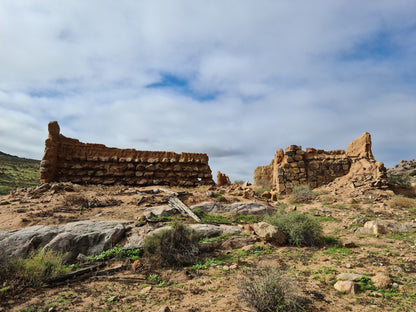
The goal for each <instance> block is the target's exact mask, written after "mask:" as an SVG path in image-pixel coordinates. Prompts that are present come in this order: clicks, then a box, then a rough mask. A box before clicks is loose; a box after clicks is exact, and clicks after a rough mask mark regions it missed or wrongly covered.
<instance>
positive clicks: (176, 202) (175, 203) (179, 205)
mask: <svg viewBox="0 0 416 312" xmlns="http://www.w3.org/2000/svg"><path fill="white" fill-rule="evenodd" d="M168 202H169V205H170V206H171V207H172V208H175V209H177V210H178V211H180V212H181V213H182V214H183V215H184V216H189V217H191V218H192V219H194V220H195V221H196V222H201V219H200V218H198V216H197V215H196V214H194V213H193V211H192V210H191V209H189V207H188V206H186V205H185V204H184V203H183V202H182V201H181V200H180V199H179V198H177V197H169V200H168Z"/></svg>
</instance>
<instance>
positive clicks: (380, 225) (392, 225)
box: [355, 220, 412, 234]
mask: <svg viewBox="0 0 416 312" xmlns="http://www.w3.org/2000/svg"><path fill="white" fill-rule="evenodd" d="M411 228H412V226H411V225H410V224H399V223H396V222H393V221H386V220H381V221H368V222H366V223H365V224H364V227H362V228H358V229H357V230H356V231H355V232H356V233H358V234H387V233H402V232H408V231H410V230H411Z"/></svg>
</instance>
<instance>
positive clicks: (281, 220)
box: [265, 211, 324, 247]
mask: <svg viewBox="0 0 416 312" xmlns="http://www.w3.org/2000/svg"><path fill="white" fill-rule="evenodd" d="M265 221H266V222H268V223H270V224H272V225H274V226H276V227H277V228H278V229H279V230H280V231H282V232H283V233H285V234H286V236H287V239H288V242H289V244H290V245H294V246H298V247H301V246H320V245H322V243H323V242H324V238H323V234H322V226H321V225H320V224H319V222H318V221H317V220H315V219H314V217H312V216H311V215H309V214H307V213H302V212H299V211H290V212H281V213H279V214H277V215H274V216H266V217H265Z"/></svg>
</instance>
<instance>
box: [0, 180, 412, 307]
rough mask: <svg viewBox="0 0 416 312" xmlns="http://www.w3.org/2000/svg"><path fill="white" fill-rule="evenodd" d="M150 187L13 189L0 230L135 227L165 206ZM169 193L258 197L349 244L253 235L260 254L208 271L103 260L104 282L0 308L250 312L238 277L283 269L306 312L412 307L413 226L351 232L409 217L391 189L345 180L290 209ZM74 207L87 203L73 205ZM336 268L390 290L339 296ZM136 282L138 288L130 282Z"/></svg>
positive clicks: (48, 290)
mask: <svg viewBox="0 0 416 312" xmlns="http://www.w3.org/2000/svg"><path fill="white" fill-rule="evenodd" d="M71 188H72V190H71ZM152 189H153V188H152V187H148V188H129V187H123V186H113V187H103V186H80V187H75V188H74V187H72V186H71V187H69V188H67V190H65V189H59V188H56V189H55V190H45V191H43V192H33V191H32V190H20V191H17V192H15V193H13V194H11V195H7V196H0V203H1V205H0V230H2V231H5V230H13V229H19V228H23V227H28V226H33V225H57V224H64V223H68V222H73V221H78V220H86V219H91V220H127V221H132V222H138V221H139V220H140V219H141V217H142V216H143V212H144V211H145V209H146V208H147V207H151V206H157V205H162V204H165V203H166V202H167V198H168V195H167V194H166V193H164V192H157V193H153V192H152V191H151V190H152ZM169 190H173V191H181V192H186V193H185V194H183V195H181V199H182V200H183V202H184V203H186V204H187V205H188V206H191V205H193V204H196V203H201V202H205V201H215V200H217V199H216V198H215V197H212V192H215V193H221V194H223V196H224V197H225V198H226V203H232V202H237V201H252V200H256V201H261V202H264V203H269V204H270V205H271V206H273V207H276V211H277V210H278V209H279V207H282V205H285V204H286V210H293V209H296V210H299V211H307V212H310V213H311V214H313V215H314V216H315V217H316V218H317V219H318V220H319V221H320V222H321V224H322V226H323V230H324V233H325V234H326V235H330V236H331V237H334V238H336V239H338V240H339V241H341V242H346V241H351V242H353V243H354V244H355V245H356V247H354V248H352V247H351V248H346V247H342V248H341V247H339V248H335V247H333V246H325V247H321V248H317V247H302V248H300V247H291V246H283V247H276V246H272V245H268V244H267V243H264V242H261V241H259V240H258V238H256V237H254V238H255V239H256V244H257V245H264V246H266V247H267V248H268V249H267V250H268V251H267V252H264V253H262V254H251V253H249V254H247V253H246V254H244V253H243V252H241V250H221V251H215V252H214V253H213V254H211V255H209V256H210V257H213V258H217V259H220V258H221V259H223V260H224V261H223V263H222V264H219V265H216V266H212V267H209V268H207V269H200V270H192V269H191V268H189V267H188V268H180V269H160V268H146V269H144V270H139V271H138V272H133V271H132V270H131V263H130V262H129V260H126V261H125V262H123V261H116V260H109V261H107V262H106V263H105V268H104V269H108V268H110V267H114V266H117V265H120V264H124V265H125V269H124V270H121V271H118V272H116V273H114V274H112V275H111V276H109V277H108V278H107V279H106V278H104V279H100V280H97V279H94V278H87V279H85V280H83V281H75V282H68V283H67V284H65V285H61V286H56V287H41V288H38V289H31V288H26V289H23V290H22V291H21V292H20V293H18V294H16V295H14V296H4V298H3V299H2V301H1V302H0V311H159V310H160V311H162V310H163V307H165V306H168V307H169V309H170V311H254V310H253V309H252V308H251V307H250V306H248V304H247V303H246V302H245V300H244V298H241V296H240V292H239V289H238V286H237V284H238V283H237V282H238V280H240V279H241V278H242V277H244V276H246V275H247V270H249V269H250V268H253V267H254V268H266V267H272V268H277V269H281V270H283V271H285V272H287V274H288V275H289V276H291V277H293V278H294V279H295V280H296V284H297V287H298V288H297V289H298V295H299V296H301V297H304V298H305V299H307V300H308V301H309V303H310V305H309V308H310V311H357V312H358V311H415V306H416V267H415V262H416V246H415V245H416V233H415V229H413V230H411V231H410V232H407V233H402V234H381V235H373V234H358V233H356V232H355V229H356V228H360V227H362V226H363V224H364V223H365V222H366V221H370V220H392V221H395V222H398V223H411V222H412V221H413V222H414V221H415V219H416V208H415V207H413V208H401V207H394V208H393V206H394V205H393V204H392V200H394V199H395V198H396V197H397V195H395V194H394V192H393V191H391V190H378V189H371V188H366V187H361V188H360V187H359V188H354V187H351V186H349V185H348V184H347V183H345V181H344V182H342V183H338V184H337V183H333V184H331V185H329V186H327V187H322V188H320V189H316V190H314V191H315V192H316V193H317V194H318V196H317V197H316V198H315V199H314V200H313V201H312V202H311V203H308V204H296V205H295V204H290V203H289V197H288V196H286V197H284V196H283V197H282V198H280V199H279V201H278V202H271V201H265V200H263V199H261V198H259V197H258V196H257V195H254V194H251V196H247V192H246V193H245V195H244V189H243V188H241V187H237V186H233V187H231V188H228V189H227V188H216V187H211V188H209V187H200V188H193V189H179V188H173V189H172V188H169ZM80 201H86V202H88V203H90V204H89V205H90V206H91V207H87V208H81V205H80V204H79V203H80ZM106 205H108V206H106ZM97 206H98V207H97ZM99 206H104V207H99ZM227 255H228V256H227ZM343 272H353V273H358V274H364V275H366V276H369V277H371V276H374V275H375V274H376V273H377V272H383V273H386V274H388V275H389V276H390V277H391V278H392V280H393V282H394V283H395V284H394V289H393V288H390V289H387V290H384V291H379V292H377V291H371V290H366V291H361V292H358V293H357V294H355V295H352V294H349V295H347V294H342V293H339V292H337V291H336V290H335V289H334V287H333V285H334V283H335V281H336V278H335V276H336V275H337V274H339V273H343ZM150 275H153V276H155V275H157V276H158V277H159V281H162V282H160V283H159V284H158V285H150V282H149V283H146V280H147V281H149V279H148V278H149V276H150ZM123 277H130V278H132V277H134V278H136V280H133V281H132V280H128V279H123ZM117 278H118V280H117ZM140 278H142V279H143V280H144V282H143V281H142V282H140V281H138V279H140ZM163 311H165V310H163Z"/></svg>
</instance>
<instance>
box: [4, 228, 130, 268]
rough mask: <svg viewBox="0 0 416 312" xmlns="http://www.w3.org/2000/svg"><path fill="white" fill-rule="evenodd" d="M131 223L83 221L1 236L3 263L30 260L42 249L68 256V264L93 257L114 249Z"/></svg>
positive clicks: (15, 231) (5, 233)
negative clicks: (16, 259) (32, 255)
mask: <svg viewBox="0 0 416 312" xmlns="http://www.w3.org/2000/svg"><path fill="white" fill-rule="evenodd" d="M128 224H129V222H116V221H80V222H74V223H68V224H65V225H62V226H43V225H40V226H33V227H28V228H24V229H21V230H13V231H5V232H4V231H3V232H0V250H2V253H1V254H0V262H1V261H5V260H7V259H9V258H11V257H27V256H28V255H29V253H30V252H32V251H35V250H37V249H39V248H44V249H45V250H49V249H52V250H55V251H58V252H64V253H65V252H68V256H67V258H66V260H67V261H73V260H75V259H76V257H77V256H78V254H79V253H82V254H84V255H87V256H90V255H94V254H97V253H100V252H102V251H104V250H107V249H110V248H112V247H113V246H114V245H116V244H117V243H118V242H120V240H121V239H122V238H123V236H124V234H125V232H126V231H127V230H128V228H129V225H128Z"/></svg>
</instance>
